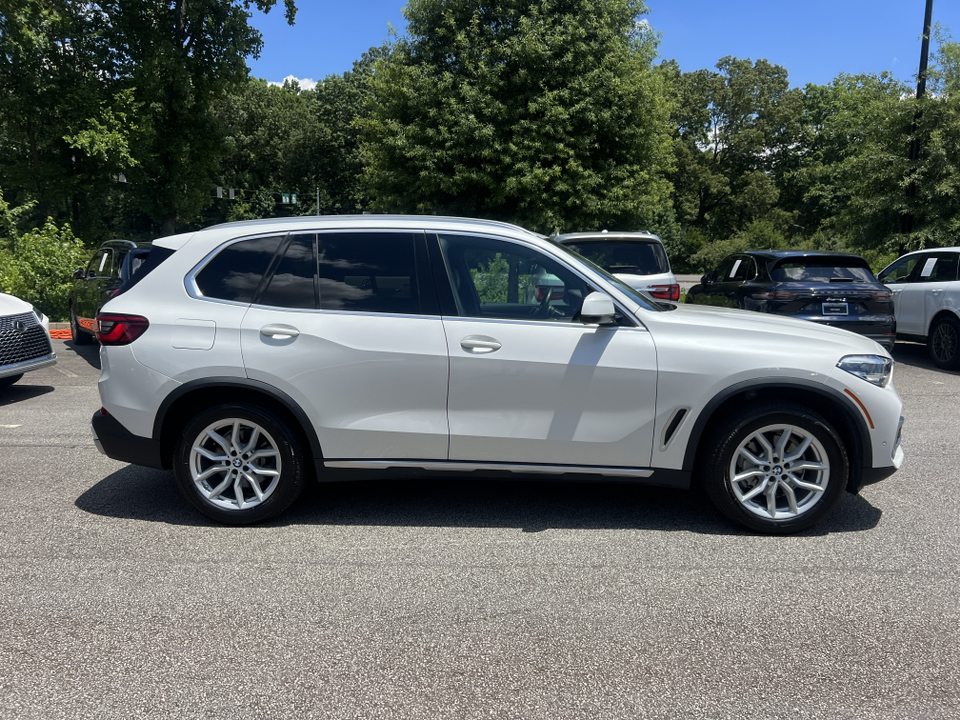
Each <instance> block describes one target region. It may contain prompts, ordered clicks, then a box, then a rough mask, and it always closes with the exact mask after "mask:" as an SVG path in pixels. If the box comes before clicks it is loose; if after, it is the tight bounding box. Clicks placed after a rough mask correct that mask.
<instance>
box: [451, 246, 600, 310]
mask: <svg viewBox="0 0 960 720" xmlns="http://www.w3.org/2000/svg"><path fill="white" fill-rule="evenodd" d="M439 237H440V247H441V249H442V251H443V256H444V260H445V262H446V265H447V272H448V274H449V278H450V283H451V285H452V287H453V290H454V295H455V298H456V303H457V311H458V312H459V313H460V315H462V316H465V317H478V318H502V319H508V320H539V321H544V320H546V321H553V322H572V321H573V320H574V318H576V316H577V314H578V313H579V312H580V307H581V306H582V305H583V299H584V298H585V297H586V296H587V295H588V294H589V293H590V292H591V291H592V290H593V288H591V287H590V286H588V285H587V283H586V282H584V281H583V280H582V279H580V277H578V276H577V275H576V274H574V273H573V272H571V271H570V270H569V269H567V268H566V267H564V266H563V265H561V264H560V263H559V262H557V261H556V260H554V259H553V258H551V257H548V256H546V255H543V254H541V253H539V252H537V251H536V250H533V249H531V248H526V247H524V246H522V245H517V244H515V243H510V242H505V241H502V240H494V239H492V238H484V237H470V236H459V235H441V236H439Z"/></svg>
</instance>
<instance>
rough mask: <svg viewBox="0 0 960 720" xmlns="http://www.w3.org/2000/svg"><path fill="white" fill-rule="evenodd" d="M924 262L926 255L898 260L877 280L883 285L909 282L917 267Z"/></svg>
mask: <svg viewBox="0 0 960 720" xmlns="http://www.w3.org/2000/svg"><path fill="white" fill-rule="evenodd" d="M926 260H927V256H926V255H911V256H910V257H904V258H900V259H899V260H897V261H896V262H895V263H894V264H893V265H891V266H890V267H888V268H887V269H886V270H884V271H883V272H881V273H880V276H879V277H878V278H877V279H878V280H880V282H884V283H903V282H910V278H911V277H912V276H915V275H916V273H915V271H916V269H917V265H918V264H919V265H921V266H922V265H923V263H924V262H926Z"/></svg>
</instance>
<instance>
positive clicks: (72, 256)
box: [0, 219, 89, 320]
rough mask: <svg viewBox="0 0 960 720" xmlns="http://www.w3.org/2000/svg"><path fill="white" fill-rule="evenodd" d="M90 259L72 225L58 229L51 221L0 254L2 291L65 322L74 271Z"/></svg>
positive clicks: (27, 234) (0, 285) (25, 235)
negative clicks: (74, 233)
mask: <svg viewBox="0 0 960 720" xmlns="http://www.w3.org/2000/svg"><path fill="white" fill-rule="evenodd" d="M88 255H89V251H88V250H87V249H86V248H85V247H84V245H83V242H82V241H81V240H80V239H79V238H77V237H74V235H73V231H72V230H71V229H70V225H68V224H65V225H63V226H62V227H59V228H58V227H57V225H56V223H54V221H53V220H52V219H48V220H47V222H46V223H45V224H44V226H43V227H42V228H37V229H35V230H31V231H30V232H28V233H25V234H24V235H21V236H20V237H19V238H18V239H17V240H16V243H15V247H14V248H12V249H4V250H2V251H0V287H2V289H3V292H6V293H10V294H11V295H16V296H17V297H19V298H21V299H22V300H25V301H27V302H29V303H32V304H33V305H34V306H36V307H37V308H38V309H40V310H41V311H43V312H44V313H46V315H48V316H49V317H50V318H51V319H52V320H65V319H66V318H67V315H68V312H69V299H70V290H71V288H72V286H73V271H74V270H75V269H76V268H77V267H79V266H82V265H84V264H85V263H86V262H87V260H88V259H89V258H88Z"/></svg>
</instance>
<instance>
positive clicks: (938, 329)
mask: <svg viewBox="0 0 960 720" xmlns="http://www.w3.org/2000/svg"><path fill="white" fill-rule="evenodd" d="M927 350H928V351H929V353H930V359H931V360H933V364H934V365H936V366H937V367H938V368H942V369H944V370H956V369H957V368H960V322H958V321H957V319H956V318H954V317H952V316H950V315H944V316H943V317H941V318H940V319H939V320H937V321H936V322H935V323H934V324H933V327H932V328H930V336H929V337H928V338H927Z"/></svg>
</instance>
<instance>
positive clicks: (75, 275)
mask: <svg viewBox="0 0 960 720" xmlns="http://www.w3.org/2000/svg"><path fill="white" fill-rule="evenodd" d="M84 277H85V273H84V272H83V268H77V269H76V270H74V271H73V278H74V279H75V280H83V278H84Z"/></svg>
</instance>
